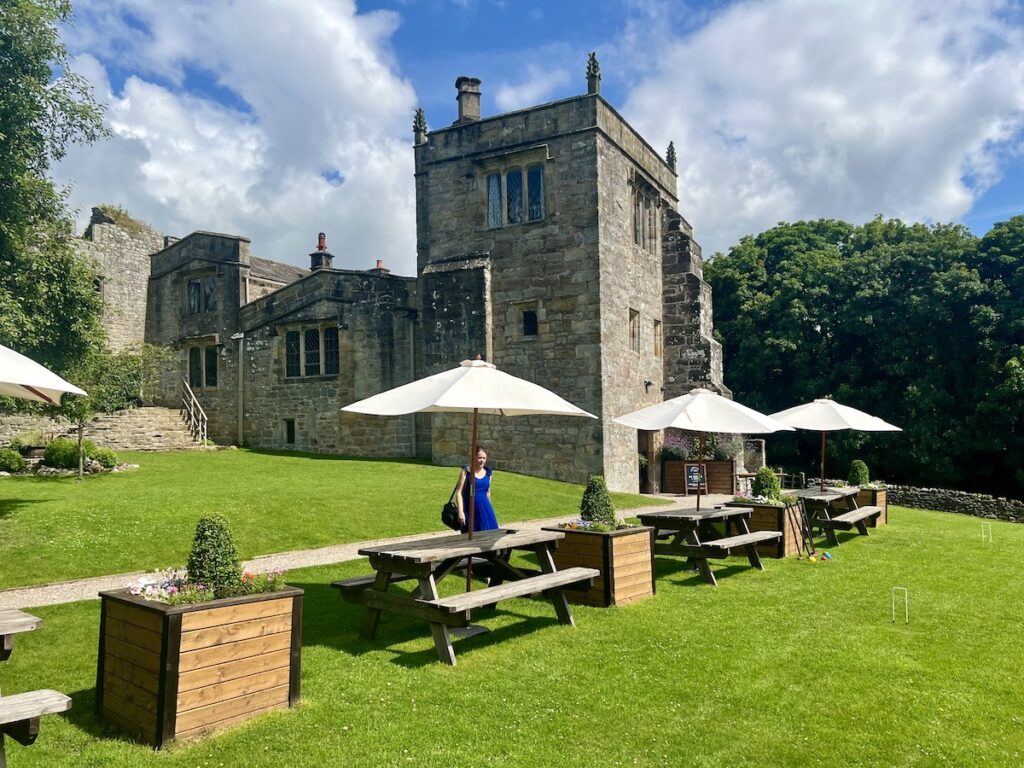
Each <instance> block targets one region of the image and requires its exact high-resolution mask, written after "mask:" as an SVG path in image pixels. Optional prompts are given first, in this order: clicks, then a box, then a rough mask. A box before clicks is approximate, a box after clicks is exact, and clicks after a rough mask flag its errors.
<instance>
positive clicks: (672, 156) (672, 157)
mask: <svg viewBox="0 0 1024 768" xmlns="http://www.w3.org/2000/svg"><path fill="white" fill-rule="evenodd" d="M665 162H667V163H668V167H669V168H671V169H672V170H673V171H674V170H675V169H676V145H675V142H673V141H670V142H669V143H668V152H666V153H665Z"/></svg>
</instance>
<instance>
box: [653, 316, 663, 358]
mask: <svg viewBox="0 0 1024 768" xmlns="http://www.w3.org/2000/svg"><path fill="white" fill-rule="evenodd" d="M664 328H665V326H664V325H663V324H662V322H661V320H659V319H657V318H654V321H653V322H652V323H651V336H652V339H653V341H654V357H655V358H657V359H659V360H660V359H661V358H662V357H664V355H665V330H664Z"/></svg>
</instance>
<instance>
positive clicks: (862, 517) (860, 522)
mask: <svg viewBox="0 0 1024 768" xmlns="http://www.w3.org/2000/svg"><path fill="white" fill-rule="evenodd" d="M881 514H882V508H881V507H875V506H865V507H855V508H854V509H851V510H849V511H847V512H843V513H841V514H838V515H833V516H831V517H830V516H829V515H828V514H822V515H815V517H814V519H813V520H811V525H812V526H813V527H815V528H820V529H821V530H823V531H824V532H825V535H826V536H827V537H828V540H829V543H830V544H832V545H833V546H837V545H838V544H839V539H838V538H837V537H836V531H850V530H853V529H854V528H856V529H857V533H859V534H860V535H861V536H867V535H868V526H867V522H866V521H867V520H871V519H876V518H878V517H879V516H880V515H881Z"/></svg>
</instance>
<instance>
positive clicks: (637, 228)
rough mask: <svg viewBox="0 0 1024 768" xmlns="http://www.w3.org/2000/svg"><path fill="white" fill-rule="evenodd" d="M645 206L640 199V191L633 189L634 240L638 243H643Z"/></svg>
mask: <svg viewBox="0 0 1024 768" xmlns="http://www.w3.org/2000/svg"><path fill="white" fill-rule="evenodd" d="M643 227H644V224H643V208H642V205H641V200H640V193H639V192H638V191H637V190H636V189H634V190H633V242H634V243H636V244H637V245H640V244H641V243H643Z"/></svg>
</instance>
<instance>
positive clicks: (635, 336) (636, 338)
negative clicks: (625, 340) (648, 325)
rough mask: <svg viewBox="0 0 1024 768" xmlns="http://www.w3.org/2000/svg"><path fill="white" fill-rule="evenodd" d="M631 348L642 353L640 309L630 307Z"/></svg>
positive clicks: (629, 329)
mask: <svg viewBox="0 0 1024 768" xmlns="http://www.w3.org/2000/svg"><path fill="white" fill-rule="evenodd" d="M628 331H629V348H630V350H631V351H633V352H636V353H637V354H640V310H638V309H633V308H632V307H630V308H629V325H628Z"/></svg>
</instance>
